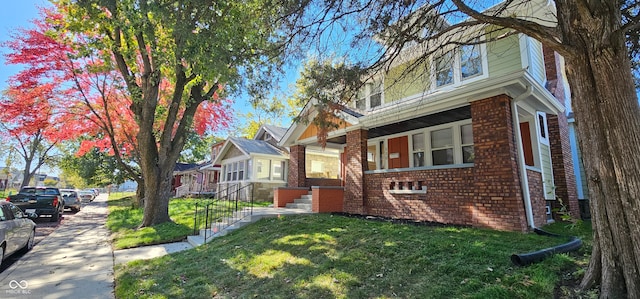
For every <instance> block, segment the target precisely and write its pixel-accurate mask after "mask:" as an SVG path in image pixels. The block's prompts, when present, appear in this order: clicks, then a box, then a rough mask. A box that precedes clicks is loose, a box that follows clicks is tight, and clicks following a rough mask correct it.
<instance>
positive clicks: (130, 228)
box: [107, 193, 265, 249]
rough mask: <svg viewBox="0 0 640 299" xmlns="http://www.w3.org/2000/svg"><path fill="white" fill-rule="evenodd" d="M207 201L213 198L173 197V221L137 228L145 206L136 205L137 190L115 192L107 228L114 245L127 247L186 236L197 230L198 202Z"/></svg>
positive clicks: (170, 207) (163, 241)
mask: <svg viewBox="0 0 640 299" xmlns="http://www.w3.org/2000/svg"><path fill="white" fill-rule="evenodd" d="M205 202H213V201H211V200H204V199H181V198H178V199H172V200H171V201H170V202H169V216H170V217H171V220H173V222H168V223H163V224H159V225H154V226H152V227H144V228H138V227H139V226H140V223H142V216H143V210H142V208H139V207H137V203H136V201H135V193H112V194H111V196H110V197H109V201H108V205H109V216H108V218H107V228H108V229H109V230H111V232H112V240H113V242H112V244H113V247H114V248H115V249H124V248H133V247H139V246H145V245H153V244H163V243H170V242H176V241H181V240H184V239H185V238H186V237H187V236H188V235H191V234H193V231H194V227H193V226H194V221H193V218H194V212H195V207H196V203H198V204H199V206H202V205H203V204H204V203H205ZM256 205H265V203H257V204H256ZM199 226H201V227H203V226H204V224H203V223H200V225H199Z"/></svg>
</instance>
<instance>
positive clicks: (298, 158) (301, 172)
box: [287, 145, 307, 187]
mask: <svg viewBox="0 0 640 299" xmlns="http://www.w3.org/2000/svg"><path fill="white" fill-rule="evenodd" d="M306 177H307V173H306V172H305V147H304V145H294V146H292V147H291V148H290V149H289V174H288V175H287V186H289V187H305V186H306V185H305V179H306Z"/></svg>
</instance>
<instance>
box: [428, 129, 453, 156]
mask: <svg viewBox="0 0 640 299" xmlns="http://www.w3.org/2000/svg"><path fill="white" fill-rule="evenodd" d="M431 159H432V162H433V165H447V164H453V128H446V129H441V130H437V131H431Z"/></svg>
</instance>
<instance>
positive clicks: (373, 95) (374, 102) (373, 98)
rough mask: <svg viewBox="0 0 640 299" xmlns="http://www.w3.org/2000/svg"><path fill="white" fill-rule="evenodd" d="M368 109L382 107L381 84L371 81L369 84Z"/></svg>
mask: <svg viewBox="0 0 640 299" xmlns="http://www.w3.org/2000/svg"><path fill="white" fill-rule="evenodd" d="M369 92H370V94H369V107H371V108H375V107H378V106H380V105H382V82H381V81H373V83H371V84H369Z"/></svg>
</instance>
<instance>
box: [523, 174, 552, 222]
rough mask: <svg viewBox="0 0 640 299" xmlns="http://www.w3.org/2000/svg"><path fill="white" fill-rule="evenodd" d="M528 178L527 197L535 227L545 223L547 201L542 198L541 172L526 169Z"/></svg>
mask: <svg viewBox="0 0 640 299" xmlns="http://www.w3.org/2000/svg"><path fill="white" fill-rule="evenodd" d="M527 177H528V178H529V198H530V199H531V210H532V211H533V220H534V223H535V225H536V227H540V226H543V225H545V224H547V209H546V204H547V201H546V200H545V199H544V188H543V187H542V173H541V172H537V171H533V170H528V169H527Z"/></svg>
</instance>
